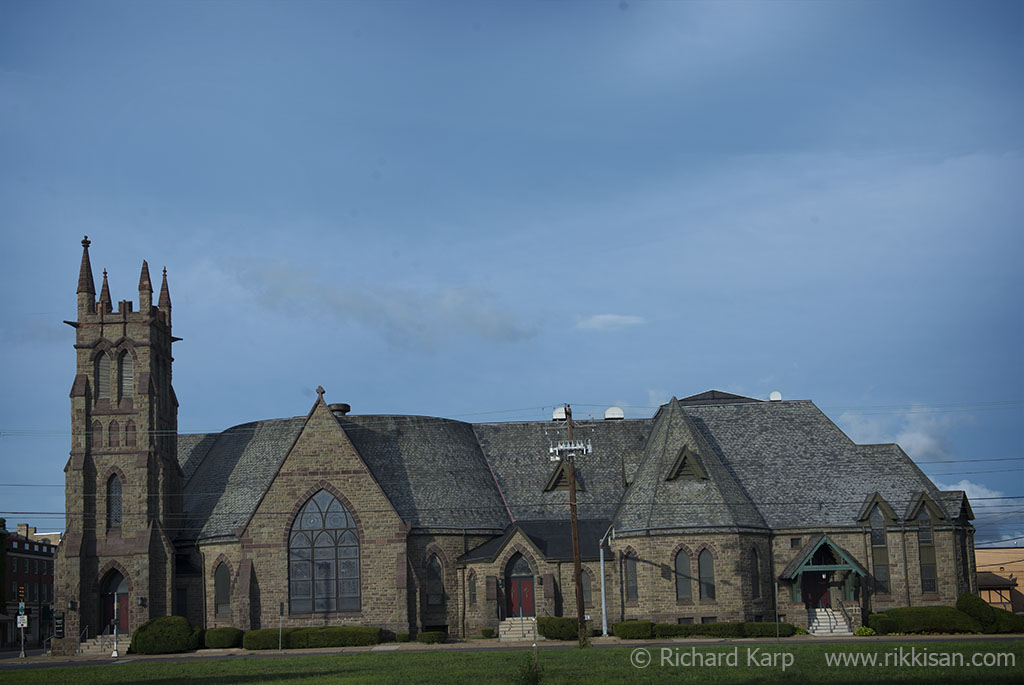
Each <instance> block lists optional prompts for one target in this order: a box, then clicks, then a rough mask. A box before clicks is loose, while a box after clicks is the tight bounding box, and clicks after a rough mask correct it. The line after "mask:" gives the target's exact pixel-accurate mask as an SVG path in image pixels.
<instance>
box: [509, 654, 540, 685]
mask: <svg viewBox="0 0 1024 685" xmlns="http://www.w3.org/2000/svg"><path fill="white" fill-rule="evenodd" d="M540 676H541V669H540V666H538V665H537V664H536V663H534V661H533V658H532V657H529V658H526V659H524V660H523V661H522V662H520V664H519V667H518V668H517V669H516V672H515V674H514V675H513V677H512V682H513V683H515V684H516V685H537V683H539V682H540Z"/></svg>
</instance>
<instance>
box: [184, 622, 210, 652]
mask: <svg viewBox="0 0 1024 685" xmlns="http://www.w3.org/2000/svg"><path fill="white" fill-rule="evenodd" d="M205 640H206V629H205V628H203V627H202V626H195V627H194V628H192V634H191V635H189V637H188V648H189V650H190V651H194V650H197V649H202V648H203V647H205V646H206V645H205V644H204V642H205Z"/></svg>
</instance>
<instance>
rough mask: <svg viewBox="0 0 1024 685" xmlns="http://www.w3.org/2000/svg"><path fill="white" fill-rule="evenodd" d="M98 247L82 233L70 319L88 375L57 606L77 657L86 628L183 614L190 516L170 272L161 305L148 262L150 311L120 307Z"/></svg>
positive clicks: (78, 415)
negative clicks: (184, 509) (175, 606)
mask: <svg viewBox="0 0 1024 685" xmlns="http://www.w3.org/2000/svg"><path fill="white" fill-rule="evenodd" d="M89 245H90V241H89V239H88V237H86V238H85V239H84V240H82V263H81V268H80V270H79V274H78V292H77V298H78V312H77V314H78V315H77V318H76V320H75V321H66V322H65V323H67V324H68V325H70V326H71V327H73V328H74V329H75V357H76V373H75V379H74V382H73V384H72V386H71V455H70V458H69V459H68V462H67V465H66V466H65V467H64V472H65V480H66V487H65V498H66V501H65V511H66V517H67V520H66V534H65V538H64V541H63V542H62V544H61V547H60V550H59V553H58V558H57V564H56V576H57V577H56V578H55V585H56V588H55V604H54V609H55V610H63V611H65V635H66V637H65V638H64V640H54V653H56V654H63V653H65V652H67V653H74V651H73V649H72V645H71V643H72V642H73V643H74V647H75V648H77V641H78V636H79V634H80V632H81V631H82V630H84V629H85V627H86V626H89V627H90V629H91V630H90V633H94V634H98V633H102V632H103V631H104V629H108V628H109V629H110V630H112V629H113V627H114V625H115V624H116V625H117V627H118V628H119V632H121V633H122V634H124V633H128V632H131V631H132V630H133V629H134V628H135V627H137V626H138V625H140V624H141V623H142V622H144V621H145V620H147V619H149V618H150V617H151V616H162V615H166V614H170V613H171V608H172V605H171V593H172V588H173V587H174V578H173V573H174V553H173V547H172V545H171V540H172V539H173V537H174V535H175V530H176V528H177V527H178V526H179V525H180V523H181V520H180V519H181V494H182V472H181V468H180V467H179V466H178V461H177V432H178V402H177V399H176V398H175V396H174V389H173V387H172V386H171V363H172V361H173V357H172V354H171V344H172V343H173V342H174V341H176V340H178V338H175V337H174V336H173V335H172V334H171V297H170V292H169V290H168V286H167V270H166V269H164V272H163V280H162V283H161V286H160V294H159V298H158V300H157V302H156V304H155V305H154V303H153V285H152V283H151V281H150V275H149V265H148V264H147V263H146V262H145V261H143V262H142V271H141V274H140V275H139V308H138V311H135V309H134V303H133V302H132V301H131V300H121V301H120V302H118V303H117V307H116V309H115V307H114V304H113V302H112V300H111V296H110V286H109V284H108V281H107V272H106V270H104V271H103V283H102V286H101V289H100V295H99V299H98V300H97V298H96V288H95V284H94V281H93V273H92V265H91V263H90V259H89ZM59 643H67V644H59Z"/></svg>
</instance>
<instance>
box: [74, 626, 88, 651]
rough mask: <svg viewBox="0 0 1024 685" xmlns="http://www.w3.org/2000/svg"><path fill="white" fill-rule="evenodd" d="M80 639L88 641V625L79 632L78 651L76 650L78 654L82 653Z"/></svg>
mask: <svg viewBox="0 0 1024 685" xmlns="http://www.w3.org/2000/svg"><path fill="white" fill-rule="evenodd" d="M82 638H85V639H86V640H88V639H89V626H88V625H86V626H85V628H83V629H82V632H80V633H79V634H78V650H77V653H78V654H81V653H82Z"/></svg>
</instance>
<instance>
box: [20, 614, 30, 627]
mask: <svg viewBox="0 0 1024 685" xmlns="http://www.w3.org/2000/svg"><path fill="white" fill-rule="evenodd" d="M18 627H19V628H28V616H19V617H18Z"/></svg>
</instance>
